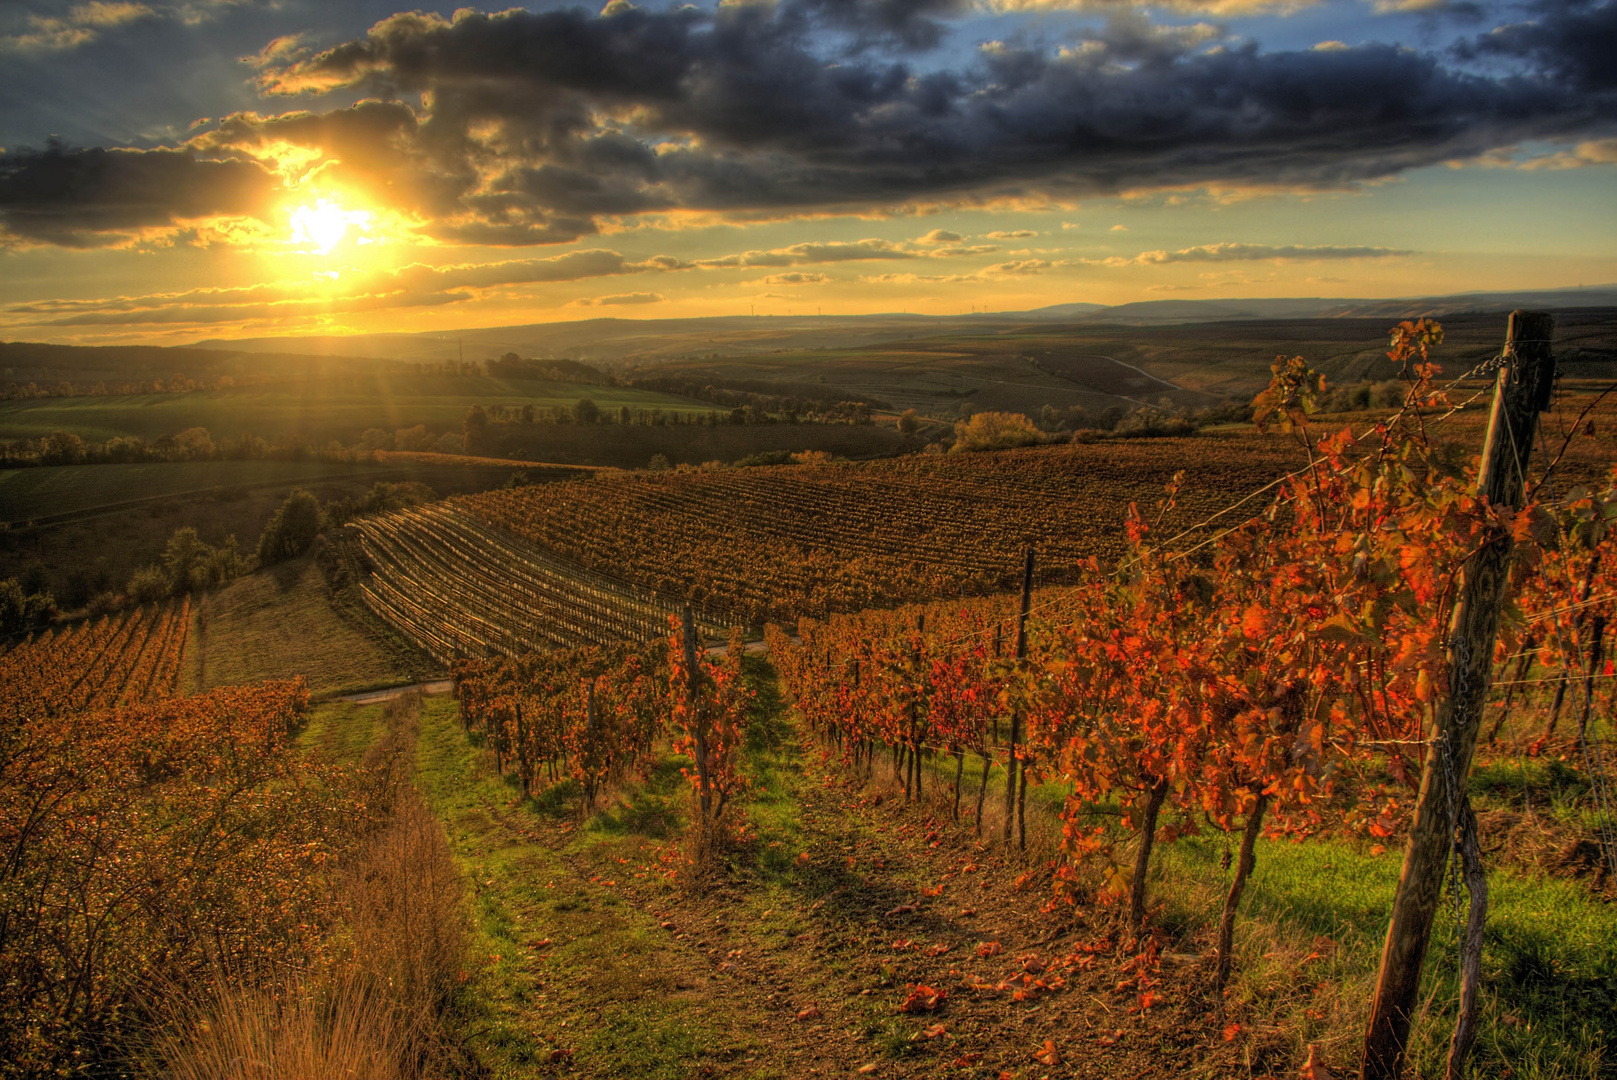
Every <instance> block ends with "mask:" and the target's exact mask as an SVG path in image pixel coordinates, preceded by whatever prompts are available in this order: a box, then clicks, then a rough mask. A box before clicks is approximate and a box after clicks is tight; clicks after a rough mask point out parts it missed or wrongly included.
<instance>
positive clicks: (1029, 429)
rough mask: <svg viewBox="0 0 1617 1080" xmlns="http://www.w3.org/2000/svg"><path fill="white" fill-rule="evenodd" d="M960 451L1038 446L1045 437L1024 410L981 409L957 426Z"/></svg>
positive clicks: (955, 432)
mask: <svg viewBox="0 0 1617 1080" xmlns="http://www.w3.org/2000/svg"><path fill="white" fill-rule="evenodd" d="M954 440H955V441H954V448H955V449H956V450H1008V449H1010V448H1011V447H1014V446H1034V445H1036V444H1038V443H1041V442H1043V441H1044V436H1043V435H1042V434H1041V433H1040V432H1039V429H1038V428H1036V427H1034V426H1033V424H1032V422H1031V421H1029V420H1028V418H1027V417H1025V416H1023V415H1022V414H1021V413H1002V412H980V413H977V414H976V415H975V416H973V417H972V418H971V419H969V420H961V421H959V422H958V423H956V424H955V426H954Z"/></svg>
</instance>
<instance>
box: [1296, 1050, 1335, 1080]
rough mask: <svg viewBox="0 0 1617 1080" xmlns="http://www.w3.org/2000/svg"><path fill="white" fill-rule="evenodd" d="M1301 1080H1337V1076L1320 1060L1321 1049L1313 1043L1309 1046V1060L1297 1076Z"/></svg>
mask: <svg viewBox="0 0 1617 1080" xmlns="http://www.w3.org/2000/svg"><path fill="white" fill-rule="evenodd" d="M1297 1076H1298V1078H1299V1080H1336V1074H1335V1073H1333V1072H1331V1070H1329V1069H1327V1068H1326V1067H1325V1066H1324V1064H1323V1063H1321V1062H1320V1060H1319V1047H1317V1046H1315V1045H1314V1044H1313V1043H1309V1044H1308V1060H1307V1061H1305V1062H1303V1067H1302V1070H1301V1071H1300V1072H1298V1074H1297Z"/></svg>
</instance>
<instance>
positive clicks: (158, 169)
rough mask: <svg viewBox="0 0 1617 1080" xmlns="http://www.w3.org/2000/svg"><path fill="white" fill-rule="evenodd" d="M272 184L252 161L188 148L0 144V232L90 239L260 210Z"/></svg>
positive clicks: (70, 243) (39, 238)
mask: <svg viewBox="0 0 1617 1080" xmlns="http://www.w3.org/2000/svg"><path fill="white" fill-rule="evenodd" d="M279 187H280V183H279V181H278V180H277V179H276V178H275V177H274V176H273V175H271V174H270V173H269V172H268V170H266V169H264V168H263V167H261V166H259V165H257V164H255V163H252V162H244V161H232V160H226V161H216V160H209V159H204V158H199V157H198V156H197V155H196V154H195V153H194V152H192V151H190V150H145V151H143V150H99V149H91V150H68V149H65V148H62V147H59V146H51V147H47V148H46V149H44V150H17V151H12V152H9V153H7V152H0V238H3V237H4V236H5V234H8V233H9V234H10V235H11V236H13V237H16V238H21V239H23V240H29V241H35V242H40V243H50V244H58V245H61V246H64V247H84V246H94V245H95V244H98V243H105V242H107V238H108V237H110V236H124V235H128V234H133V233H139V232H140V231H142V230H147V229H164V228H167V227H171V226H175V225H177V224H179V223H181V222H182V221H185V220H189V219H199V218H207V217H214V216H219V215H251V214H255V213H259V212H261V211H262V210H263V208H264V206H265V205H266V204H267V203H268V201H269V199H270V198H271V196H272V195H273V193H274V192H275V191H276V189H278V188H279Z"/></svg>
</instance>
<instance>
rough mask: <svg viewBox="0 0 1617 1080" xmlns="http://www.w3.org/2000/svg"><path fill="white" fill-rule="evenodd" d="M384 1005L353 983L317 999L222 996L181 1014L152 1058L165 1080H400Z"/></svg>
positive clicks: (287, 993) (280, 993)
mask: <svg viewBox="0 0 1617 1080" xmlns="http://www.w3.org/2000/svg"><path fill="white" fill-rule="evenodd" d="M399 1050H400V1045H399V1041H398V1033H397V1031H396V1029H395V1027H394V1024H393V1020H392V1011H391V1008H390V1007H389V1005H388V1003H387V1002H385V1001H381V1000H379V999H378V998H377V997H376V996H375V995H374V994H371V993H369V992H367V991H366V990H365V989H364V988H363V987H361V986H359V985H357V984H355V983H342V984H338V985H337V986H335V987H332V988H329V989H327V990H326V991H325V992H324V993H314V992H311V990H310V988H308V987H306V986H303V985H299V984H287V985H285V986H282V987H279V988H278V989H277V991H265V990H242V989H237V988H224V989H221V990H219V991H218V992H217V993H215V994H214V995H213V997H212V999H211V1000H210V1001H208V1002H207V1003H206V1004H205V1005H199V1006H192V1007H188V1008H186V1009H184V1010H182V1012H181V1015H180V1016H179V1017H178V1018H177V1019H176V1021H175V1023H174V1030H173V1031H172V1032H171V1033H170V1034H168V1035H165V1036H164V1037H163V1038H162V1039H160V1040H159V1041H158V1043H157V1045H156V1047H154V1054H153V1056H154V1057H155V1058H156V1060H157V1061H158V1062H160V1063H161V1066H160V1073H159V1074H160V1075H162V1076H163V1077H165V1078H168V1080H221V1078H224V1077H231V1078H240V1080H271V1078H272V1077H273V1078H280V1077H297V1078H298V1080H406V1077H407V1075H408V1074H407V1073H406V1072H405V1071H404V1069H403V1068H402V1067H401V1055H400V1053H399Z"/></svg>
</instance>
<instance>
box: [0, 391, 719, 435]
mask: <svg viewBox="0 0 1617 1080" xmlns="http://www.w3.org/2000/svg"><path fill="white" fill-rule="evenodd" d="M585 397H587V398H589V399H590V400H592V401H594V402H595V403H596V404H597V405H599V406H600V407H601V409H602V410H603V411H605V410H614V409H617V408H619V407H621V406H624V405H627V406H629V407H630V408H631V409H658V408H660V409H662V410H663V411H664V412H668V411H675V412H702V413H705V412H707V411H708V409H709V408H710V406H708V405H706V404H703V403H699V402H693V401H691V400H690V399H688V398H680V397H674V396H672V395H670V394H659V393H654V392H652V391H646V390H632V389H625V388H621V387H612V386H579V385H575V384H572V383H556V382H546V381H542V380H528V379H522V380H518V379H495V378H489V377H487V376H453V377H451V376H428V375H423V376H396V377H380V376H367V377H358V376H356V377H351V378H343V379H328V380H319V381H314V382H308V383H299V384H292V385H283V386H272V387H263V388H259V387H245V388H237V389H231V390H199V391H196V392H194V393H189V394H143V395H136V396H131V397H69V398H31V399H26V400H19V401H5V402H0V440H7V439H23V438H38V437H39V436H42V435H48V434H50V433H51V432H52V431H71V432H73V433H74V434H75V435H78V436H79V437H80V438H83V439H88V440H91V441H103V440H106V439H111V438H116V437H121V436H136V437H138V438H142V439H148V440H149V439H155V438H156V437H157V436H159V435H165V434H167V435H172V434H176V433H178V432H181V431H184V430H186V429H188V428H195V427H200V428H206V429H207V430H208V431H209V433H210V434H212V435H213V437H214V439H215V440H219V439H233V438H237V437H239V436H241V435H242V434H252V435H256V436H258V437H259V438H261V439H268V440H270V441H272V442H273V441H277V440H281V439H285V438H289V437H292V436H297V437H301V438H303V439H305V440H307V441H308V442H310V443H312V444H314V445H317V446H324V445H325V444H326V443H327V442H329V441H331V440H332V439H336V440H338V441H339V442H342V443H345V444H352V443H354V442H355V441H357V440H358V438H359V436H360V433H361V432H363V431H365V430H366V429H367V428H381V429H383V430H384V431H388V432H392V431H395V430H397V429H399V428H408V427H414V426H415V425H417V424H424V425H426V427H427V428H428V430H430V431H432V432H435V433H443V432H449V431H453V432H459V431H460V429H461V421H462V419H463V418H464V417H465V415H466V410H467V409H468V408H470V407H471V406H473V405H484V406H487V405H502V406H507V407H510V406H516V407H520V406H522V405H533V406H534V407H535V408H556V407H558V406H572V405H573V404H575V403H576V402H577V401H578V400H579V399H580V398H585Z"/></svg>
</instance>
